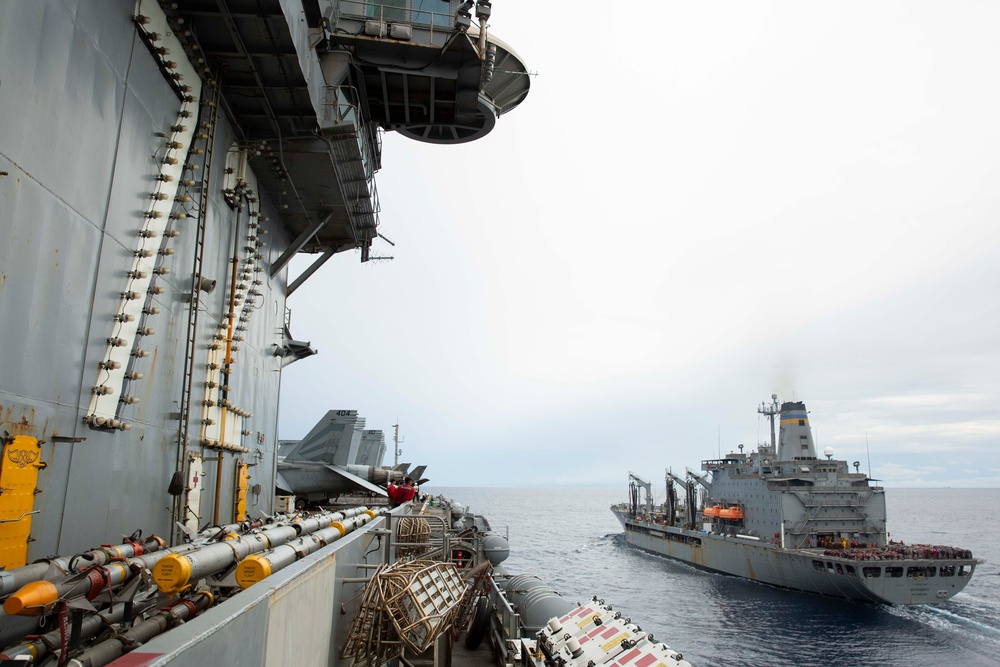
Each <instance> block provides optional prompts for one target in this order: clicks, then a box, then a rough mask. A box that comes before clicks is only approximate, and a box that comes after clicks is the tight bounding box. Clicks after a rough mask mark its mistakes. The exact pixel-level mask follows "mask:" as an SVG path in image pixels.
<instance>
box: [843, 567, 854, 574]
mask: <svg viewBox="0 0 1000 667" xmlns="http://www.w3.org/2000/svg"><path fill="white" fill-rule="evenodd" d="M844 567H846V568H847V574H857V573H856V572H855V571H854V566H853V565H845V566H844Z"/></svg>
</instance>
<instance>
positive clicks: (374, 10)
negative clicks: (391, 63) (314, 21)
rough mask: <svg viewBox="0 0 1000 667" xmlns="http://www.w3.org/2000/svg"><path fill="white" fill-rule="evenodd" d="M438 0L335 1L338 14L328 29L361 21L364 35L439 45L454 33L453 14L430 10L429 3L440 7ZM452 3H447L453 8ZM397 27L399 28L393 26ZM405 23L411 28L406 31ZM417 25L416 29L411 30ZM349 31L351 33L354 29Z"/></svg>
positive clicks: (343, 27) (335, 28)
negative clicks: (393, 0)
mask: <svg viewBox="0 0 1000 667" xmlns="http://www.w3.org/2000/svg"><path fill="white" fill-rule="evenodd" d="M440 4H441V3H440V2H439V0H396V1H395V2H392V1H391V0H390V2H382V3H377V2H361V1H359V0H341V2H338V3H337V13H336V14H335V15H334V17H333V25H332V26H331V28H332V29H333V30H334V31H335V32H336V31H337V29H338V28H340V29H345V26H343V25H342V24H343V23H345V22H354V23H357V22H362V23H364V30H363V32H362V34H364V35H365V36H367V37H378V38H384V37H386V35H388V36H389V37H391V38H394V39H402V40H405V41H407V42H411V43H415V44H433V45H440V44H442V43H443V42H444V41H445V40H447V39H448V36H449V35H450V34H451V33H452V32H454V26H455V16H454V14H452V13H451V12H450V11H449V12H448V13H442V12H433V11H429V9H428V7H429V6H431V5H435V6H440ZM453 6H454V3H453V2H449V3H448V8H449V9H452V8H453ZM396 26H400V27H402V31H400V28H396ZM406 26H409V27H410V28H411V29H410V30H406V28H405V27H406ZM413 28H416V30H413ZM348 32H351V33H352V34H354V32H356V31H351V30H349V29H348Z"/></svg>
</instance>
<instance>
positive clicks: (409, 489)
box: [385, 477, 415, 507]
mask: <svg viewBox="0 0 1000 667" xmlns="http://www.w3.org/2000/svg"><path fill="white" fill-rule="evenodd" d="M385 490H386V493H388V494H389V504H390V505H391V506H392V507H399V506H400V505H402V504H403V503H408V502H410V501H411V500H413V495H414V493H415V491H414V489H413V480H412V479H410V478H409V477H407V478H406V479H404V480H403V483H402V484H401V485H399V486H396V485H395V484H389V486H387V487H386V489H385Z"/></svg>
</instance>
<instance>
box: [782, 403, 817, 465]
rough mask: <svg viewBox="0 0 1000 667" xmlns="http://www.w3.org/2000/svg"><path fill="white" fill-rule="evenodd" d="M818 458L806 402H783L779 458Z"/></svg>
mask: <svg viewBox="0 0 1000 667" xmlns="http://www.w3.org/2000/svg"><path fill="white" fill-rule="evenodd" d="M794 458H809V459H814V458H816V445H814V444H813V437H812V429H811V428H810V427H809V414H808V413H807V412H806V404H805V403H802V402H801V401H799V402H794V403H782V404H781V431H780V433H779V435H778V460H780V461H788V460H791V459H794Z"/></svg>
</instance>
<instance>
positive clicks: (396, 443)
mask: <svg viewBox="0 0 1000 667" xmlns="http://www.w3.org/2000/svg"><path fill="white" fill-rule="evenodd" d="M392 428H393V429H395V435H394V436H393V438H392V441H393V443H394V445H393V448H392V450H393V452H394V454H393V461H392V467H393V468H395V467H396V466H398V465H399V454H400V450H399V443H401V442H403V441H402V440H400V439H399V419H397V420H396V423H395V424H393V425H392Z"/></svg>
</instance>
